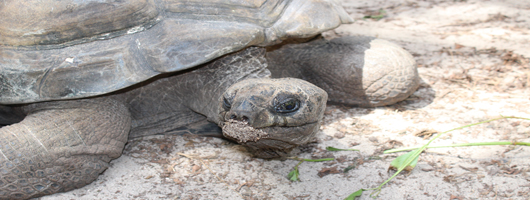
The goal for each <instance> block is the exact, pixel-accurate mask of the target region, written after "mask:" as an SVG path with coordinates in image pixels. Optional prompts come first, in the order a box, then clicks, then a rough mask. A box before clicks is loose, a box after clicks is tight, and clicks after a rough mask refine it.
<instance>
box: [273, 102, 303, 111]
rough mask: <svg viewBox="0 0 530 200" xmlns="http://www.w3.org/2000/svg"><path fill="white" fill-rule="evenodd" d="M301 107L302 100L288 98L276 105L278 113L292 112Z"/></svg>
mask: <svg viewBox="0 0 530 200" xmlns="http://www.w3.org/2000/svg"><path fill="white" fill-rule="evenodd" d="M299 108H300V101H298V100H297V99H287V100H286V101H284V102H283V103H280V104H278V105H277V106H276V107H275V110H276V112H277V113H291V112H294V111H297V110H298V109H299Z"/></svg>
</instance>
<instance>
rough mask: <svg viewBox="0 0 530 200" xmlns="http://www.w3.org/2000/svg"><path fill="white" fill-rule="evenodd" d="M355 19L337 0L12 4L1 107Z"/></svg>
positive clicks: (2, 19)
mask: <svg viewBox="0 0 530 200" xmlns="http://www.w3.org/2000/svg"><path fill="white" fill-rule="evenodd" d="M351 22H352V19H351V18H350V17H349V16H348V14H347V13H346V12H345V11H344V9H343V8H342V7H341V6H340V4H339V3H338V2H336V1H335V0H61V1H55V0H41V1H34V0H6V1H4V3H3V4H1V5H0V104H21V103H32V102H39V101H50V100H62V99H75V98H84V97H91V96H97V95H103V94H106V93H109V92H113V91H116V90H119V89H123V88H125V87H128V86H131V85H133V84H136V83H139V82H142V81H145V80H147V79H149V78H152V77H154V76H156V75H159V74H162V73H169V72H175V71H180V70H185V69H189V68H192V67H194V66H197V65H200V64H203V63H205V62H208V61H211V60H212V59H215V58H217V57H219V56H222V55H224V54H227V53H231V52H235V51H238V50H241V49H243V48H245V47H248V46H268V45H273V44H277V43H279V42H281V41H282V40H285V39H287V38H297V37H310V36H313V35H317V34H319V33H321V32H323V31H327V30H330V29H333V28H336V27H337V26H339V25H340V24H342V23H351Z"/></svg>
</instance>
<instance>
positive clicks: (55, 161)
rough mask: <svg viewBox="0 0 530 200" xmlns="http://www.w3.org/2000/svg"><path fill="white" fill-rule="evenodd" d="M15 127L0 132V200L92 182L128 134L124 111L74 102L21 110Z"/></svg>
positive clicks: (115, 104)
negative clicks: (22, 113) (27, 111)
mask: <svg viewBox="0 0 530 200" xmlns="http://www.w3.org/2000/svg"><path fill="white" fill-rule="evenodd" d="M24 109H25V110H26V109H28V110H30V112H29V114H28V115H27V116H26V117H25V118H24V120H22V121H21V122H19V123H16V124H13V125H9V126H5V127H2V128H0V199H28V198H32V197H39V196H43V195H48V194H53V193H57V192H64V191H68V190H72V189H76V188H79V187H82V186H84V185H87V184H89V183H90V182H92V181H94V180H95V179H96V178H97V177H98V175H99V174H100V173H102V172H103V171H104V170H105V169H106V168H107V167H108V163H109V162H110V160H111V159H114V158H117V157H119V156H120V155H121V152H122V149H123V147H124V145H125V143H126V142H127V135H128V133H129V129H130V116H129V113H128V110H127V109H126V108H125V106H123V105H121V104H120V103H118V102H116V101H113V100H110V99H106V100H76V101H63V102H49V103H39V104H33V105H29V106H26V107H25V108H24Z"/></svg>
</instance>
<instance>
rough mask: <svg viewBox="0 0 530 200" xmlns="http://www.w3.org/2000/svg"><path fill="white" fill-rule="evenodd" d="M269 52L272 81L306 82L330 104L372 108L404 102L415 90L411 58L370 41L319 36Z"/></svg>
mask: <svg viewBox="0 0 530 200" xmlns="http://www.w3.org/2000/svg"><path fill="white" fill-rule="evenodd" d="M275 48H276V49H274V50H272V51H270V52H267V61H268V63H269V69H270V71H271V73H272V77H296V78H301V79H305V80H307V81H309V82H311V83H313V84H315V85H317V86H319V87H320V88H322V89H324V90H325V91H326V92H327V93H328V101H330V102H334V103H341V104H347V105H354V106H363V107H375V106H384V105H390V104H393V103H396V102H398V101H402V100H404V99H406V98H407V97H408V96H410V95H411V94H412V93H413V92H414V91H416V89H417V88H418V86H419V76H418V71H417V69H416V62H415V61H414V59H413V57H412V56H411V55H410V53H408V52H407V51H405V50H404V49H402V48H401V47H399V46H397V45H395V44H393V43H391V42H388V41H385V40H381V39H377V38H373V37H362V36H357V37H342V38H336V39H333V40H325V39H322V38H319V39H315V40H313V41H311V42H308V43H301V44H297V43H294V44H285V45H283V46H281V47H275Z"/></svg>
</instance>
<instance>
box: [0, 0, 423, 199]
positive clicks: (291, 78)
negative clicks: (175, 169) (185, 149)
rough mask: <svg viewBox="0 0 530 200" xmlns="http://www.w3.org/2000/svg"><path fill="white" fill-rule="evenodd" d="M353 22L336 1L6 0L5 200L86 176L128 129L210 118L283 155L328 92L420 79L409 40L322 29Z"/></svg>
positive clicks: (336, 95)
mask: <svg viewBox="0 0 530 200" xmlns="http://www.w3.org/2000/svg"><path fill="white" fill-rule="evenodd" d="M351 22H352V19H351V18H350V17H349V16H348V14H347V13H346V12H345V11H344V10H343V8H342V7H340V5H339V3H337V2H336V1H335V0H135V1H132V0H62V1H53V0H41V1H33V0H5V1H2V4H1V5H0V126H2V127H1V128H0V199H13V198H15V199H26V198H32V197H38V196H42V195H47V194H52V193H56V192H63V191H68V190H72V189H75V188H79V187H82V186H84V185H86V184H89V183H90V182H92V181H94V180H95V179H96V178H97V176H98V175H99V174H100V173H102V172H103V171H104V170H105V169H106V168H107V167H108V163H109V162H110V160H112V159H115V158H117V157H119V156H120V154H121V153H122V150H123V147H124V145H125V143H126V142H127V140H128V138H131V137H139V136H145V135H152V134H161V133H169V132H172V131H174V130H177V129H179V128H182V127H185V126H188V125H190V124H194V123H197V122H201V121H205V120H208V121H210V122H213V123H215V124H217V125H218V126H219V127H221V128H222V129H223V131H222V133H223V135H224V136H225V137H226V138H228V139H231V140H234V141H236V142H238V143H240V144H242V145H244V146H246V147H247V148H248V149H249V150H250V151H251V152H253V153H254V154H255V155H256V156H258V157H262V158H273V157H281V156H285V155H287V154H288V153H289V151H290V150H291V149H293V148H294V147H296V146H298V145H300V144H304V143H307V142H308V141H309V140H310V139H311V138H312V137H313V136H314V135H315V133H316V132H317V130H319V127H320V122H321V119H322V116H323V112H324V109H325V106H326V102H333V103H340V104H346V105H351V106H372V107H373V106H383V105H388V104H392V103H395V102H397V101H401V100H403V99H405V98H407V97H408V96H409V95H410V94H411V93H412V92H414V91H415V90H416V89H417V87H418V82H419V81H418V80H419V78H418V74H417V70H416V66H415V62H414V60H413V59H412V57H411V55H410V54H409V53H407V52H406V51H405V50H403V49H402V48H400V47H398V46H396V45H395V44H392V43H390V42H387V41H384V40H380V39H376V38H370V37H343V38H337V39H333V40H326V39H323V38H322V37H319V36H318V35H319V34H320V33H322V32H324V31H327V30H330V29H333V28H336V27H337V26H339V25H340V24H342V23H351ZM297 38H299V39H297ZM300 38H301V39H300Z"/></svg>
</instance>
